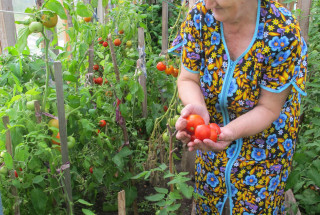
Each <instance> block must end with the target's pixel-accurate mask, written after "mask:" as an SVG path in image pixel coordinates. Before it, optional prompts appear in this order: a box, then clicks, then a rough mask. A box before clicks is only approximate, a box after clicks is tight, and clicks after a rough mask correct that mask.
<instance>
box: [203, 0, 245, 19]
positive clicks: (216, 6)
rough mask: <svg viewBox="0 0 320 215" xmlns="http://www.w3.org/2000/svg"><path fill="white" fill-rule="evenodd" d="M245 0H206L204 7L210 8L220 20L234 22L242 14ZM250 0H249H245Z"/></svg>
mask: <svg viewBox="0 0 320 215" xmlns="http://www.w3.org/2000/svg"><path fill="white" fill-rule="evenodd" d="M245 2H246V1H245V0H206V1H205V3H206V8H208V9H211V10H212V12H213V13H214V17H215V19H217V20H218V21H220V22H234V21H236V20H237V19H238V18H239V17H240V16H241V15H243V12H244V7H245ZM247 2H251V1H247Z"/></svg>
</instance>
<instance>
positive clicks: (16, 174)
mask: <svg viewBox="0 0 320 215" xmlns="http://www.w3.org/2000/svg"><path fill="white" fill-rule="evenodd" d="M14 176H15V177H16V178H18V177H19V175H18V173H17V170H14Z"/></svg>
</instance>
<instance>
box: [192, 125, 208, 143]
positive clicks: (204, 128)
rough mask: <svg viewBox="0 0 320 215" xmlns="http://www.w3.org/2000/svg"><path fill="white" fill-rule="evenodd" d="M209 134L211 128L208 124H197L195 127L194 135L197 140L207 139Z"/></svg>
mask: <svg viewBox="0 0 320 215" xmlns="http://www.w3.org/2000/svg"><path fill="white" fill-rule="evenodd" d="M210 135H211V128H210V126H209V125H204V124H203V125H198V126H197V127H196V130H195V133H194V136H196V138H197V139H199V140H204V139H209V138H210Z"/></svg>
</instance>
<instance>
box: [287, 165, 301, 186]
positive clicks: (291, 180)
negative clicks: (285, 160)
mask: <svg viewBox="0 0 320 215" xmlns="http://www.w3.org/2000/svg"><path fill="white" fill-rule="evenodd" d="M300 174H301V171H299V170H294V171H292V172H291V174H290V175H289V177H288V180H287V185H286V190H288V189H290V188H292V187H293V186H294V185H295V184H296V183H298V181H299V180H300Z"/></svg>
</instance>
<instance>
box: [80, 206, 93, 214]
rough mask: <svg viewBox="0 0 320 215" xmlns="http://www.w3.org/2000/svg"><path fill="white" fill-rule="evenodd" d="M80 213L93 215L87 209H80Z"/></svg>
mask: <svg viewBox="0 0 320 215" xmlns="http://www.w3.org/2000/svg"><path fill="white" fill-rule="evenodd" d="M82 212H83V213H84V214H85V215H95V213H93V212H92V211H90V210H88V209H84V208H82Z"/></svg>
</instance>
